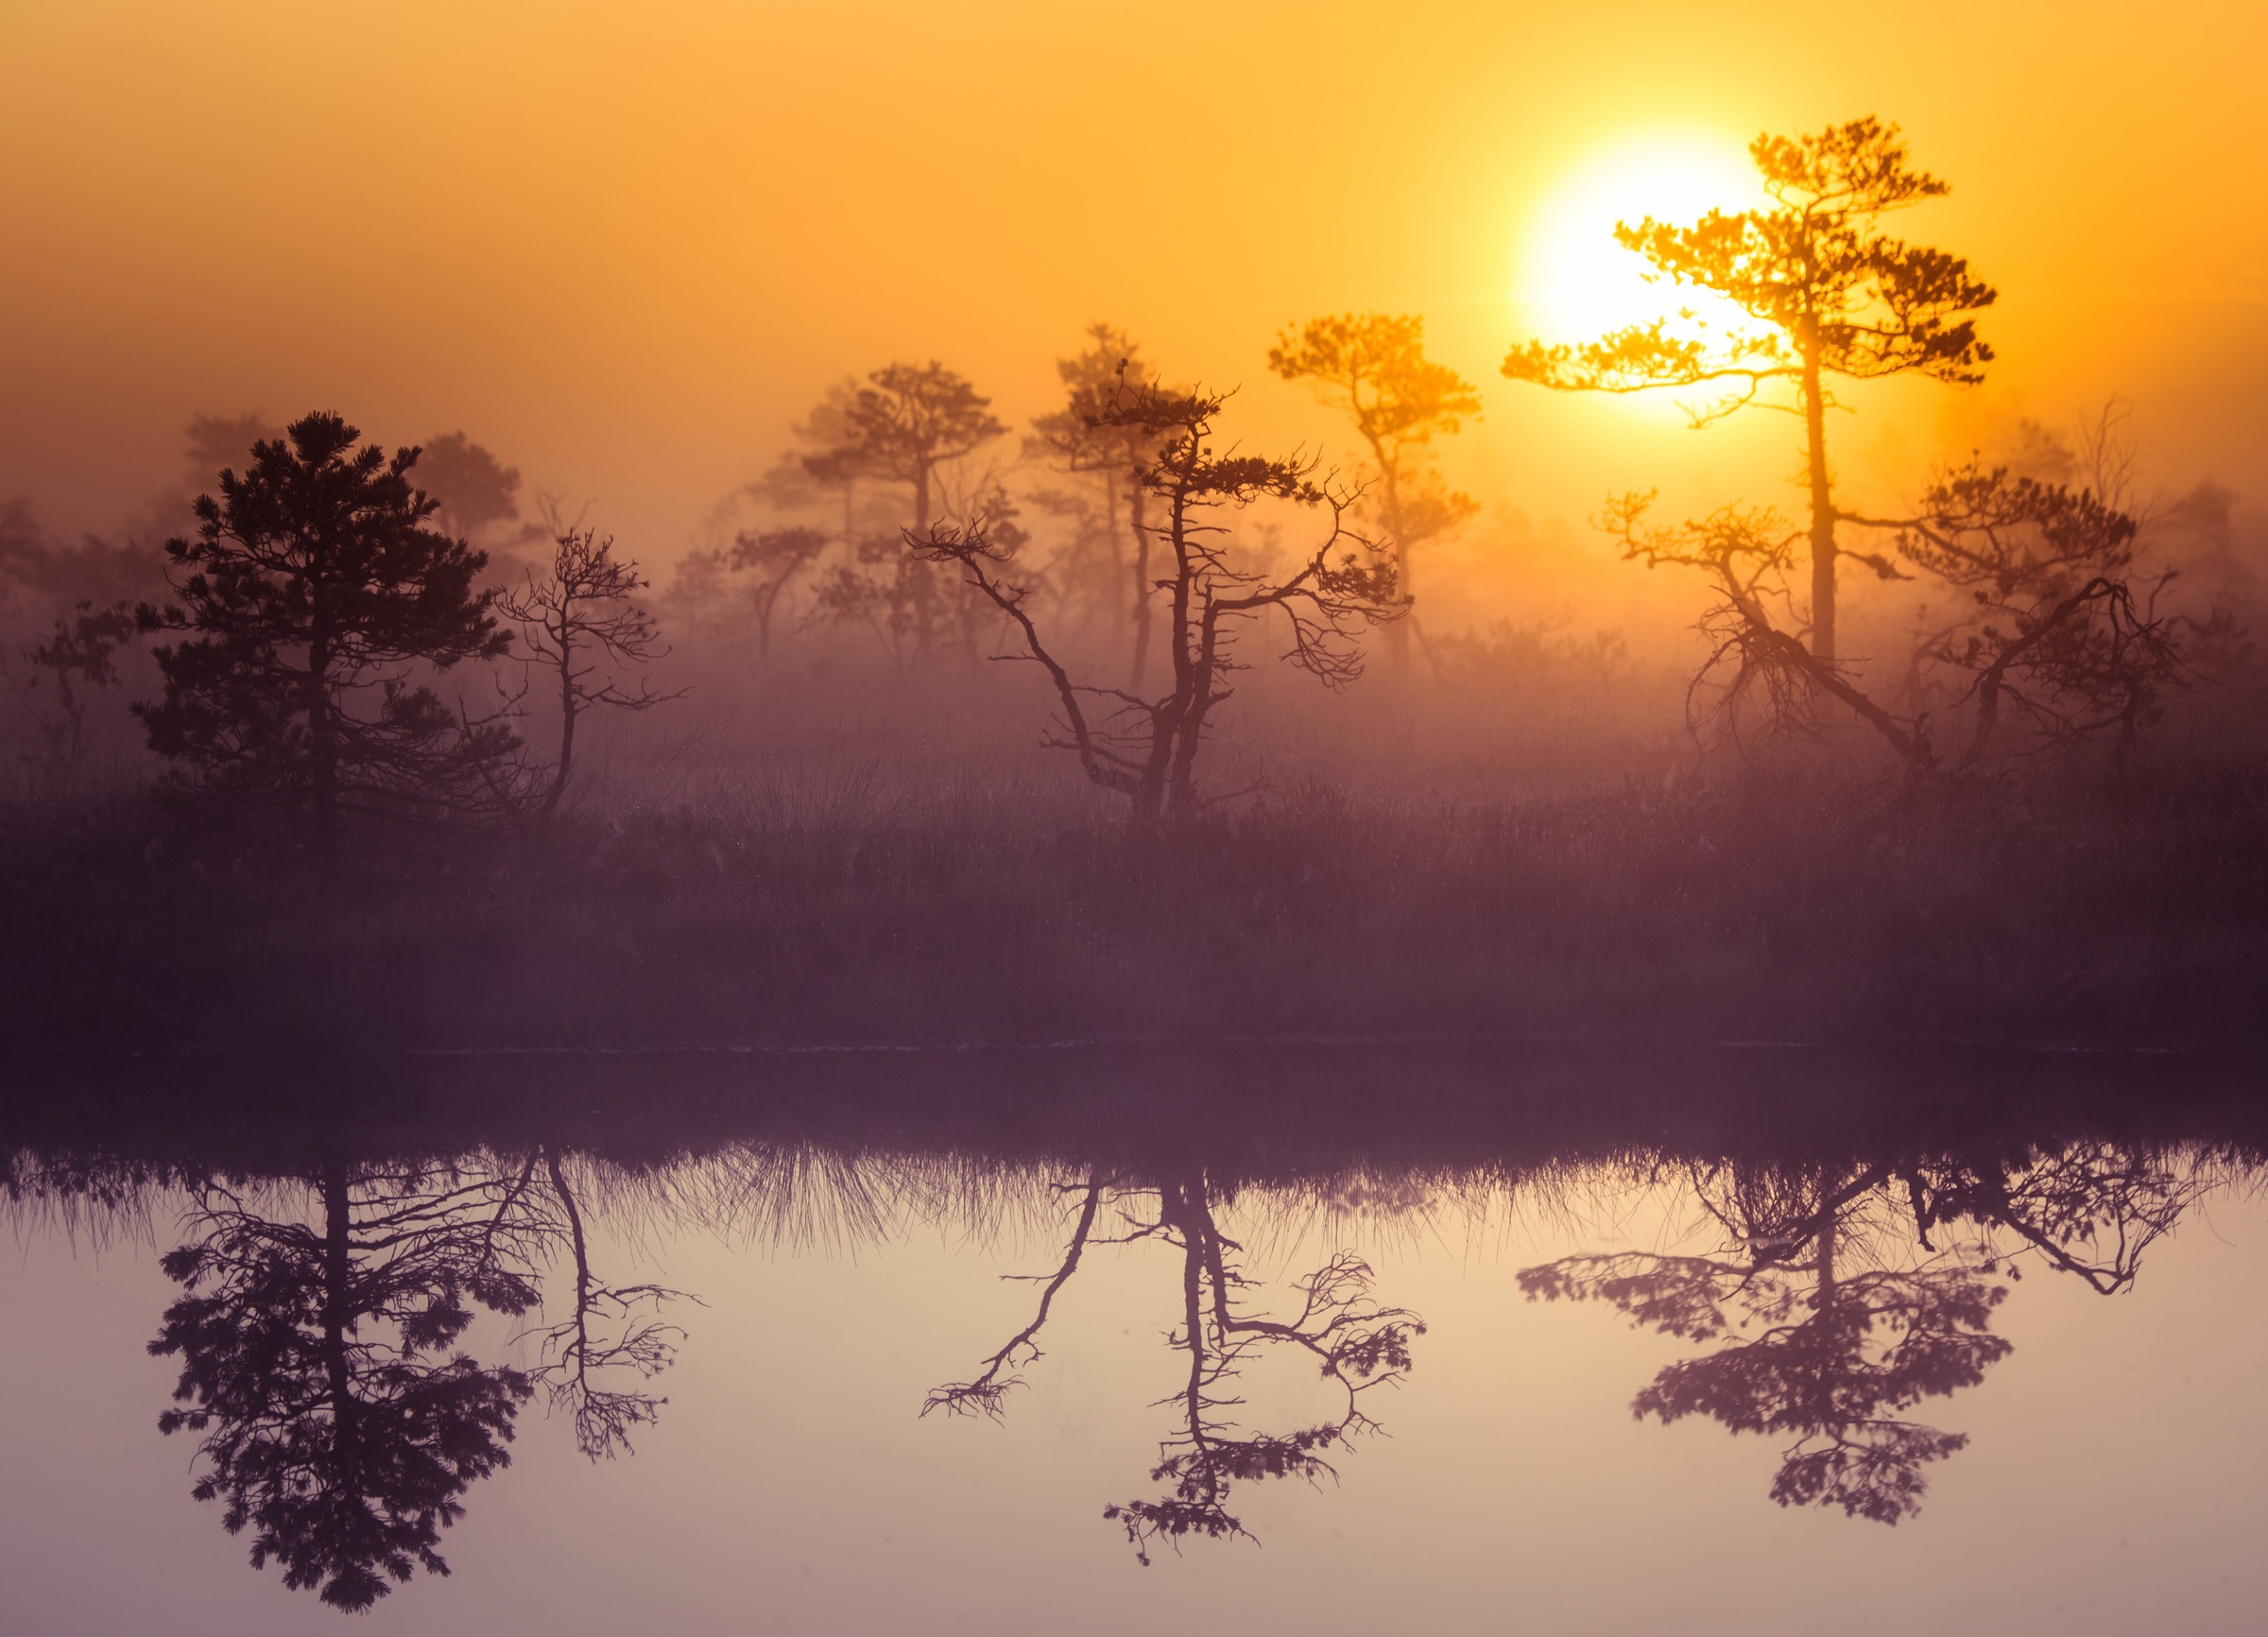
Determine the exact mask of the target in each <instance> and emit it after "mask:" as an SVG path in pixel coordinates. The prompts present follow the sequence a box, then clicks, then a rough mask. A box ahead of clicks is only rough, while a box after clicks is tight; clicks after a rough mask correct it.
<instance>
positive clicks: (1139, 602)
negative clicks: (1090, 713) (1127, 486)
mask: <svg viewBox="0 0 2268 1637" xmlns="http://www.w3.org/2000/svg"><path fill="white" fill-rule="evenodd" d="M1144 498H1145V496H1144V495H1143V488H1142V485H1141V484H1140V483H1136V484H1134V485H1133V486H1132V492H1131V493H1129V494H1128V495H1127V497H1126V518H1127V521H1128V523H1130V524H1131V525H1132V526H1133V529H1134V671H1133V676H1132V679H1131V680H1130V681H1128V682H1127V683H1126V691H1127V692H1128V693H1130V694H1139V693H1141V692H1142V684H1143V678H1144V676H1145V675H1146V673H1147V672H1148V670H1149V668H1150V592H1151V589H1152V588H1151V586H1150V531H1149V530H1148V529H1147V528H1146V527H1144V526H1143V516H1142V514H1143V500H1144Z"/></svg>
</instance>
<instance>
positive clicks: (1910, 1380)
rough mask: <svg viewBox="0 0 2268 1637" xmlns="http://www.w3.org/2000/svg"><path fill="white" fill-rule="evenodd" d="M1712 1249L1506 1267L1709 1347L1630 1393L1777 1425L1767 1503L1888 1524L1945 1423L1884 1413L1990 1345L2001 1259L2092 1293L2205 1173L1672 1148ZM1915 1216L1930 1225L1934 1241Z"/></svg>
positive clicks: (1962, 1371)
mask: <svg viewBox="0 0 2268 1637" xmlns="http://www.w3.org/2000/svg"><path fill="white" fill-rule="evenodd" d="M1684 1170H1685V1175H1686V1178H1687V1180H1688V1181H1689V1182H1690V1185H1691V1187H1692V1192H1693V1194H1694V1196H1695V1198H1697V1199H1698V1200H1699V1202H1700V1204H1701V1207H1702V1209H1703V1210H1704V1212H1705V1213H1706V1214H1707V1216H1708V1218H1709V1219H1710V1222H1711V1223H1712V1224H1713V1227H1714V1229H1715V1231H1716V1232H1718V1233H1719V1234H1720V1235H1721V1244H1722V1249H1721V1251H1720V1252H1719V1253H1718V1254H1716V1255H1710V1256H1667V1255H1658V1254H1649V1253H1644V1252H1638V1251H1630V1252H1623V1253H1620V1254H1606V1255H1577V1256H1569V1257H1563V1258H1561V1259H1560V1260H1558V1261H1556V1262H1552V1263H1547V1264H1545V1265H1543V1266H1541V1267H1529V1268H1526V1269H1523V1270H1522V1271H1521V1274H1520V1284H1521V1289H1522V1290H1524V1291H1525V1292H1526V1293H1527V1295H1528V1298H1529V1299H1530V1300H1531V1301H1536V1300H1542V1301H1556V1300H1562V1299H1564V1300H1569V1301H1605V1302H1606V1303H1608V1304H1609V1305H1610V1306H1613V1307H1615V1308H1617V1309H1618V1310H1620V1311H1621V1312H1623V1313H1625V1314H1627V1315H1629V1317H1630V1318H1631V1320H1632V1321H1633V1322H1634V1323H1636V1324H1638V1325H1641V1326H1644V1327H1650V1328H1652V1329H1655V1330H1658V1331H1660V1332H1662V1333H1663V1334H1665V1335H1675V1336H1677V1337H1680V1338H1682V1339H1685V1340H1689V1341H1698V1342H1705V1343H1715V1344H1717V1345H1716V1346H1715V1347H1714V1349H1713V1351H1710V1352H1709V1353H1703V1354H1701V1355H1700V1356H1699V1357H1696V1358H1688V1359H1681V1360H1678V1361H1677V1362H1675V1363H1673V1364H1670V1365H1668V1366H1666V1367H1664V1368H1663V1370H1661V1371H1660V1373H1658V1375H1657V1376H1656V1377H1655V1378H1654V1380H1653V1382H1652V1384H1651V1385H1649V1386H1648V1387H1645V1388H1643V1389H1642V1390H1641V1392H1640V1393H1639V1394H1638V1396H1637V1397H1636V1398H1635V1399H1634V1400H1633V1401H1632V1403H1631V1410H1632V1413H1633V1414H1634V1415H1636V1416H1637V1417H1639V1418H1640V1419H1641V1420H1643V1419H1644V1418H1646V1417H1648V1416H1654V1417H1658V1418H1659V1419H1660V1420H1661V1421H1662V1422H1664V1423H1665V1424H1666V1423H1667V1422H1675V1421H1678V1420H1681V1419H1683V1418H1684V1417H1686V1416H1689V1415H1706V1416H1709V1417H1711V1418H1712V1419H1714V1420H1716V1421H1720V1422H1724V1423H1725V1425H1727V1427H1729V1428H1730V1429H1731V1430H1732V1431H1734V1432H1736V1433H1742V1432H1754V1433H1768V1434H1775V1435H1780V1436H1785V1435H1788V1434H1794V1435H1795V1438H1794V1441H1793V1442H1791V1443H1790V1444H1788V1445H1787V1446H1786V1447H1785V1448H1784V1449H1783V1450H1782V1452H1781V1455H1780V1464H1779V1470H1778V1473H1777V1474H1776V1475H1775V1476H1774V1478H1773V1481H1772V1488H1771V1495H1772V1498H1773V1499H1774V1500H1775V1501H1777V1502H1778V1503H1779V1504H1780V1505H1781V1506H1783V1507H1784V1506H1795V1505H1817V1506H1830V1507H1840V1508H1842V1509H1843V1510H1844V1511H1845V1512H1847V1514H1849V1515H1850V1516H1852V1517H1859V1518H1868V1519H1872V1520H1874V1521H1876V1522H1879V1523H1884V1524H1896V1523H1897V1522H1898V1521H1899V1519H1901V1518H1905V1517H1911V1516H1912V1515H1914V1513H1915V1512H1916V1511H1917V1510H1918V1509H1919V1508H1920V1504H1921V1498H1922V1495H1923V1493H1924V1491H1926V1489H1927V1487H1928V1480H1927V1478H1926V1477H1925V1476H1924V1475H1923V1470H1922V1469H1923V1468H1924V1467H1926V1466H1928V1465H1929V1464H1930V1463H1931V1462H1933V1461H1938V1460H1942V1459H1944V1458H1945V1457H1946V1456H1950V1455H1952V1454H1953V1453H1955V1452H1956V1451H1958V1450H1960V1449H1962V1448H1964V1447H1965V1446H1966V1445H1967V1442H1968V1438H1967V1434H1965V1433H1949V1432H1941V1431H1939V1430H1938V1429H1936V1428H1935V1427H1932V1426H1925V1425H1922V1424H1920V1423H1918V1422H1912V1421H1908V1420H1905V1419H1903V1417H1902V1413H1901V1412H1903V1411H1906V1410H1909V1409H1911V1408H1913V1407H1914V1406H1915V1405H1916V1404H1919V1403H1920V1402H1921V1401H1922V1400H1924V1399H1928V1398H1940V1397H1944V1396H1947V1395H1949V1394H1950V1393H1953V1392H1955V1391H1958V1390H1959V1389H1960V1388H1962V1387H1973V1386H1975V1385H1976V1384H1977V1383H1978V1382H1979V1381H1981V1380H1983V1379H1984V1371H1985V1370H1986V1369H1987V1368H1988V1367H1990V1366H1991V1365H1993V1364H1995V1363H1997V1362H1998V1361H2000V1360H2001V1359H2002V1358H2004V1357H2006V1356H2007V1354H2008V1353H2009V1352H2010V1344H2009V1343H2008V1342H2007V1341H2006V1340H2004V1339H2002V1337H2000V1336H1997V1335H1991V1334H1990V1333H1989V1332H1990V1326H1991V1321H1992V1315H1993V1311H1994V1309H1995V1308H1997V1307H1998V1306H1999V1305H2000V1303H2001V1301H2002V1299H2003V1298H2004V1297H2005V1296H2006V1294H2007V1286H2006V1285H2005V1284H2001V1283H1999V1282H1998V1281H1999V1276H2001V1275H2002V1274H2003V1273H2004V1274H2005V1275H2006V1277H2007V1278H2009V1279H2017V1278H2020V1277H2021V1272H2022V1259H2025V1258H2030V1259H2033V1260H2036V1261H2037V1262H2041V1263H2044V1264H2045V1265H2046V1266H2047V1267H2051V1268H2053V1269H2054V1270H2056V1271H2058V1272H2062V1273H2066V1274H2070V1275H2072V1276H2075V1277H2077V1278H2080V1279H2082V1280H2084V1281H2085V1282H2086V1283H2087V1284H2088V1286H2089V1287H2091V1288H2092V1289H2094V1290H2096V1291H2098V1292H2102V1293H2105V1294H2108V1293H2111V1292H2115V1291H2119V1290H2122V1289H2125V1288H2126V1287H2127V1286H2129V1285H2130V1284H2132V1283H2133V1281H2134V1278H2135V1274H2136V1272H2137V1271H2138V1269H2139V1266H2140V1259H2141V1254H2142V1252H2143V1250H2144V1249H2147V1248H2148V1247H2149V1245H2150V1244H2151V1243H2152V1242H2153V1241H2154V1240H2156V1238H2157V1237H2158V1236H2159V1235H2161V1234H2163V1233H2165V1232H2168V1231H2169V1230H2171V1229H2172V1228H2173V1225H2174V1224H2175V1223H2176V1222H2177V1221H2178V1220H2179V1218H2180V1217H2181V1215H2182V1214H2183V1213H2184V1212H2186V1211H2187V1210H2188V1209H2189V1208H2190V1206H2191V1204H2193V1203H2194V1202H2195V1201H2196V1199H2197V1198H2199V1197H2200V1196H2201V1195H2202V1194H2203V1193H2204V1192H2205V1191H2206V1189H2207V1187H2208V1180H2207V1177H2206V1171H2205V1168H2204V1167H2202V1166H2200V1165H2196V1164H2182V1163H2176V1162H2173V1161H2171V1160H2169V1159H2167V1158H2165V1157H2163V1156H2159V1155H2139V1154H2134V1153H2129V1152H2126V1151H2124V1150H2122V1149H2121V1148H2119V1147H2117V1146H2113V1145H2110V1144H2083V1145H2074V1146H2069V1147H2065V1148H2062V1149H2058V1150H2054V1151H2034V1152H2031V1153H2028V1154H2024V1155H2021V1156H2019V1157H2016V1158H2013V1159H2001V1158H1992V1159H1987V1160H1984V1161H1981V1162H1980V1161H1967V1160H1962V1159H1954V1158H1945V1157H1937V1158H1931V1159H1906V1160H1902V1161H1898V1162H1881V1163H1873V1164H1847V1165H1843V1166H1811V1167H1774V1166H1747V1165H1740V1164H1733V1163H1716V1164H1703V1163H1688V1164H1687V1165H1686V1166H1685V1167H1684ZM1933 1234H1934V1235H1935V1237H1933Z"/></svg>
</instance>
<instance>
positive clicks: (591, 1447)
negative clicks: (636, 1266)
mask: <svg viewBox="0 0 2268 1637" xmlns="http://www.w3.org/2000/svg"><path fill="white" fill-rule="evenodd" d="M541 1160H542V1164H543V1175H544V1179H545V1180H547V1181H548V1182H549V1183H550V1184H551V1190H550V1194H549V1198H548V1199H547V1200H546V1202H545V1204H546V1208H547V1209H550V1210H554V1211H556V1212H557V1214H558V1219H557V1221H556V1222H553V1223H550V1224H547V1226H549V1227H551V1228H552V1230H553V1233H554V1236H555V1237H558V1238H563V1239H564V1240H565V1242H566V1249H567V1251H568V1253H569V1257H570V1267H572V1268H573V1270H574V1284H573V1285H572V1286H571V1287H570V1291H569V1300H568V1308H567V1317H566V1318H564V1319H562V1320H560V1321H559V1322H558V1323H557V1324H554V1325H552V1326H550V1327H549V1328H548V1329H546V1330H544V1331H543V1332H542V1333H541V1335H540V1337H539V1340H540V1342H541V1352H542V1363H541V1365H540V1366H539V1367H538V1369H537V1370H536V1371H535V1372H534V1377H533V1379H534V1380H535V1382H536V1383H537V1384H538V1385H539V1386H541V1387H543V1388H544V1390H545V1392H546V1393H547V1394H548V1395H549V1397H550V1400H551V1404H552V1406H553V1407H554V1408H555V1409H563V1410H566V1411H567V1412H568V1413H569V1414H570V1415H571V1416H572V1417H573V1418H574V1422H575V1444H576V1448H577V1449H579V1450H580V1451H582V1453H583V1454H584V1456H587V1457H588V1458H590V1459H592V1460H594V1461H595V1460H598V1459H600V1458H602V1457H603V1458H605V1459H608V1460H611V1459H613V1458H614V1456H616V1455H617V1454H618V1453H627V1452H628V1450H629V1447H630V1434H631V1432H632V1431H633V1430H634V1429H635V1428H638V1427H641V1426H651V1425H653V1424H654V1422H657V1421H659V1420H660V1419H661V1415H662V1405H663V1404H666V1403H668V1402H669V1401H668V1400H666V1399H662V1398H657V1397H655V1396H654V1395H653V1394H652V1393H649V1392H646V1391H644V1389H643V1388H642V1387H637V1386H632V1387H620V1386H615V1385H610V1384H612V1383H615V1382H619V1381H623V1380H629V1381H632V1382H639V1383H643V1382H645V1381H650V1380H651V1379H652V1378H653V1377H655V1376H657V1375H659V1374H661V1373H662V1371H663V1370H667V1369H668V1368H669V1366H670V1363H671V1361H672V1359H673V1358H674V1357H675V1356H676V1352H677V1349H676V1343H677V1341H679V1339H681V1338H682V1337H683V1335H684V1332H683V1331H681V1330H679V1328H678V1327H677V1326H676V1325H674V1324H663V1323H662V1322H661V1321H660V1320H658V1319H654V1318H645V1317H644V1313H646V1312H647V1311H649V1310H650V1309H652V1308H657V1307H659V1306H660V1305H661V1304H662V1303H663V1302H665V1301H694V1300H696V1299H694V1298H690V1297H687V1296H686V1295H685V1293H684V1292H683V1291H681V1290H670V1289H667V1288H665V1287H663V1286H662V1285H659V1284H621V1285H617V1284H607V1283H606V1282H605V1281H604V1280H602V1279H601V1278H599V1277H598V1276H597V1274H596V1273H594V1272H593V1269H592V1266H591V1244H590V1236H589V1234H588V1233H587V1232H586V1231H585V1229H584V1223H583V1208H582V1205H581V1202H580V1201H579V1200H578V1199H577V1198H576V1189H575V1187H574V1186H573V1185H572V1184H571V1183H570V1182H569V1181H568V1180H567V1177H566V1174H565V1172H564V1171H563V1170H562V1169H561V1167H560V1163H559V1157H558V1154H557V1153H556V1152H554V1151H553V1150H551V1149H549V1148H545V1149H544V1150H542V1153H541Z"/></svg>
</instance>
